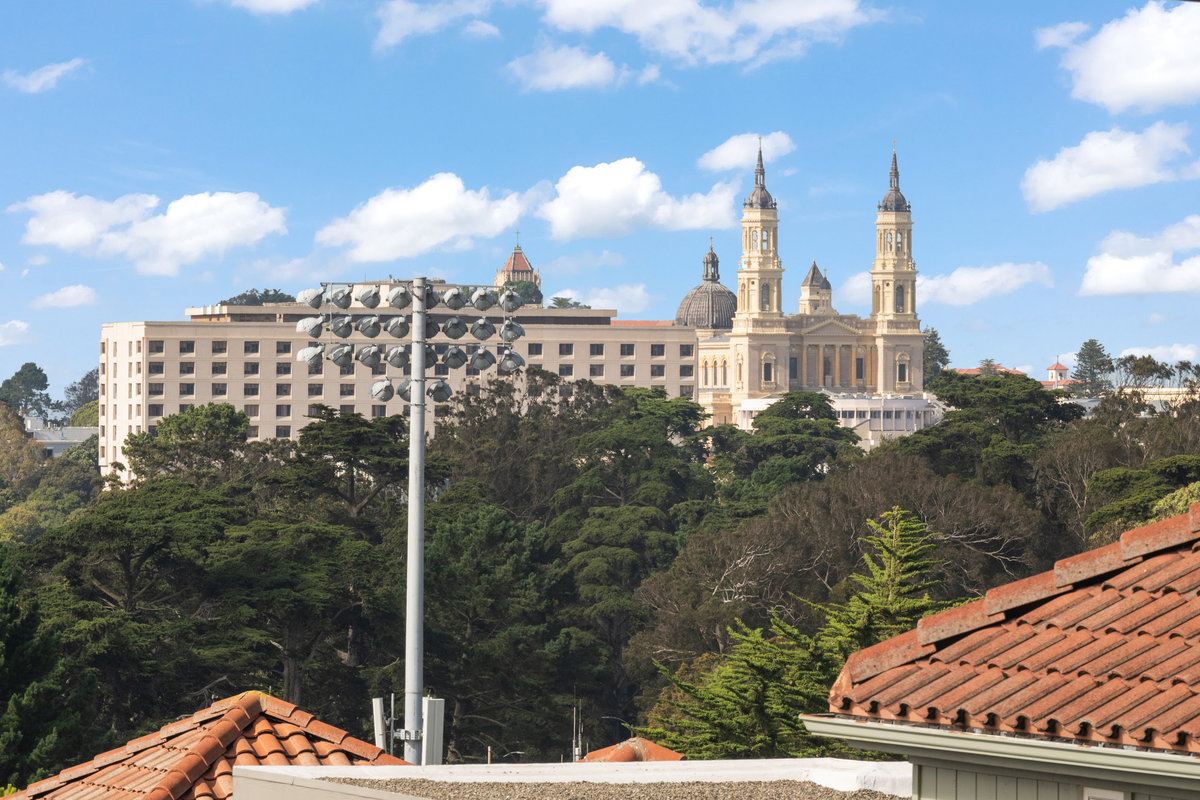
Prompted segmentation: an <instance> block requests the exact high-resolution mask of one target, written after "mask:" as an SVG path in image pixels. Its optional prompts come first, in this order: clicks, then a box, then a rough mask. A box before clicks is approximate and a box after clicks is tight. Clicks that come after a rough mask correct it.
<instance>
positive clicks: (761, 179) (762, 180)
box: [754, 136, 767, 188]
mask: <svg viewBox="0 0 1200 800" xmlns="http://www.w3.org/2000/svg"><path fill="white" fill-rule="evenodd" d="M754 185H755V186H762V187H764V188H765V187H766V185H767V171H766V170H765V169H764V168H763V160H762V137H761V136H760V137H758V166H756V167H755V168H754Z"/></svg>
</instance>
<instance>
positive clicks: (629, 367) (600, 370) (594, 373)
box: [530, 364, 694, 378]
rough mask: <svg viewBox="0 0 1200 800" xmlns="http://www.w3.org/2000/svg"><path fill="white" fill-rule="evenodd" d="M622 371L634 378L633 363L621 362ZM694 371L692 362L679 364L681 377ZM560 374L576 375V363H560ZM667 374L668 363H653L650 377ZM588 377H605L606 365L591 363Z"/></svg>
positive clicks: (567, 376)
mask: <svg viewBox="0 0 1200 800" xmlns="http://www.w3.org/2000/svg"><path fill="white" fill-rule="evenodd" d="M530 366H535V367H536V366H538V365H537V364H531V365H530ZM620 371H621V372H620V374H621V377H622V378H632V377H633V376H634V375H633V364H621V365H620ZM693 373H694V367H693V366H692V365H691V364H680V365H679V377H681V378H690V377H692V375H693ZM558 376H559V377H560V378H573V377H575V367H574V365H573V364H559V365H558ZM666 376H667V365H666V364H651V365H650V377H651V378H665V377H666ZM588 377H589V378H603V377H604V365H603V364H589V365H588Z"/></svg>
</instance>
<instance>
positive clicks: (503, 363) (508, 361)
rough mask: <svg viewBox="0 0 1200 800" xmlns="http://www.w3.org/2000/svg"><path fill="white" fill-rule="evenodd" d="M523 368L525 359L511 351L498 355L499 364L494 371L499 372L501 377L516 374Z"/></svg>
mask: <svg viewBox="0 0 1200 800" xmlns="http://www.w3.org/2000/svg"><path fill="white" fill-rule="evenodd" d="M523 366H525V359H523V358H521V356H519V355H517V354H516V353H514V352H513V351H512V350H505V351H504V352H503V353H501V354H500V362H499V364H498V365H497V366H496V369H497V370H499V372H500V374H501V375H508V374H510V373H513V372H516V371H517V370H519V369H520V368H521V367H523Z"/></svg>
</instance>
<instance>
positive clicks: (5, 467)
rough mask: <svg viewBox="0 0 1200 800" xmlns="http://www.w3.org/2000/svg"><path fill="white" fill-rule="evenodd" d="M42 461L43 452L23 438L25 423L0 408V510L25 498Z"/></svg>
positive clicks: (36, 445) (38, 445)
mask: <svg viewBox="0 0 1200 800" xmlns="http://www.w3.org/2000/svg"><path fill="white" fill-rule="evenodd" d="M45 461H46V451H45V448H43V447H42V446H41V445H40V444H38V443H37V442H35V441H34V440H33V439H32V438H31V437H29V436H27V435H26V433H25V422H24V420H22V419H21V417H20V416H18V414H17V412H16V411H14V410H13V409H12V408H10V407H9V406H8V405H5V404H0V510H4V509H7V508H8V507H9V506H11V505H13V504H14V503H17V502H19V501H20V500H22V499H23V498H24V497H25V495H26V494H27V493H28V492H29V490H30V489H31V488H32V487H33V486H34V484H35V482H36V481H37V475H38V472H39V471H40V470H41V468H42V465H43V464H44V463H45Z"/></svg>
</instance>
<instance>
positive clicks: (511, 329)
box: [500, 319, 525, 342]
mask: <svg viewBox="0 0 1200 800" xmlns="http://www.w3.org/2000/svg"><path fill="white" fill-rule="evenodd" d="M524 335H525V329H524V328H522V327H521V324H520V323H519V322H514V321H513V320H511V319H506V320H504V324H503V325H501V326H500V338H501V339H503V340H504V341H506V342H515V341H516V340H517V339H520V338H521V337H522V336H524Z"/></svg>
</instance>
